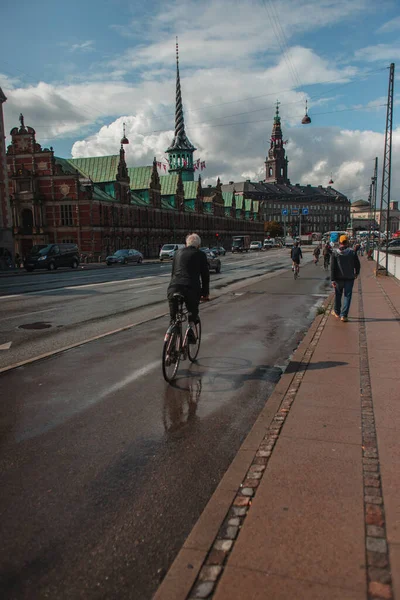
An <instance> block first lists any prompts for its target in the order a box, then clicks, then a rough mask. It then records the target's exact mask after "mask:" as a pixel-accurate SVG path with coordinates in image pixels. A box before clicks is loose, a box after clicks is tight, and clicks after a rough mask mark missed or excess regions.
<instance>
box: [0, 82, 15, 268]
mask: <svg viewBox="0 0 400 600" xmlns="http://www.w3.org/2000/svg"><path fill="white" fill-rule="evenodd" d="M6 100H7V98H6V96H5V94H4V93H3V90H2V89H1V88H0V269H1V268H3V269H4V268H8V264H9V258H10V257H11V256H12V254H13V238H12V221H11V206H10V194H9V189H8V174H7V159H6V145H5V138H6V136H5V131H4V116H3V104H4V103H5V102H6Z"/></svg>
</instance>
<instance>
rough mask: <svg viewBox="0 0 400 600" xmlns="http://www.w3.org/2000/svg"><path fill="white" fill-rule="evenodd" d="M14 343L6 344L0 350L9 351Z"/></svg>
mask: <svg viewBox="0 0 400 600" xmlns="http://www.w3.org/2000/svg"><path fill="white" fill-rule="evenodd" d="M11 344H12V342H6V343H5V344H2V345H1V346H0V350H9V349H10V348H11Z"/></svg>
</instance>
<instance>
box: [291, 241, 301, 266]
mask: <svg viewBox="0 0 400 600" xmlns="http://www.w3.org/2000/svg"><path fill="white" fill-rule="evenodd" d="M290 257H291V259H292V261H293V264H292V270H293V271H294V270H295V269H297V272H299V271H300V259H301V258H303V253H302V251H301V248H300V246H299V242H295V243H294V246H293V248H292V250H291V252H290Z"/></svg>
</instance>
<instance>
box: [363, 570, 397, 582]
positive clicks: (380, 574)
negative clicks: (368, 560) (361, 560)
mask: <svg viewBox="0 0 400 600" xmlns="http://www.w3.org/2000/svg"><path fill="white" fill-rule="evenodd" d="M368 576H369V578H370V580H371V581H377V582H379V583H390V582H391V581H392V576H391V574H390V571H389V570H388V569H377V568H375V567H373V568H371V569H369V570H368Z"/></svg>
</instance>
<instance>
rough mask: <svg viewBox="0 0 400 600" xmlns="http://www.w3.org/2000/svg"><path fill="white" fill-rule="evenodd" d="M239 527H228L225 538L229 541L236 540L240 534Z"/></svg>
mask: <svg viewBox="0 0 400 600" xmlns="http://www.w3.org/2000/svg"><path fill="white" fill-rule="evenodd" d="M238 531H239V527H231V526H229V527H227V528H226V530H225V533H224V537H225V538H228V539H229V540H234V539H235V538H236V536H237V534H238Z"/></svg>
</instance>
